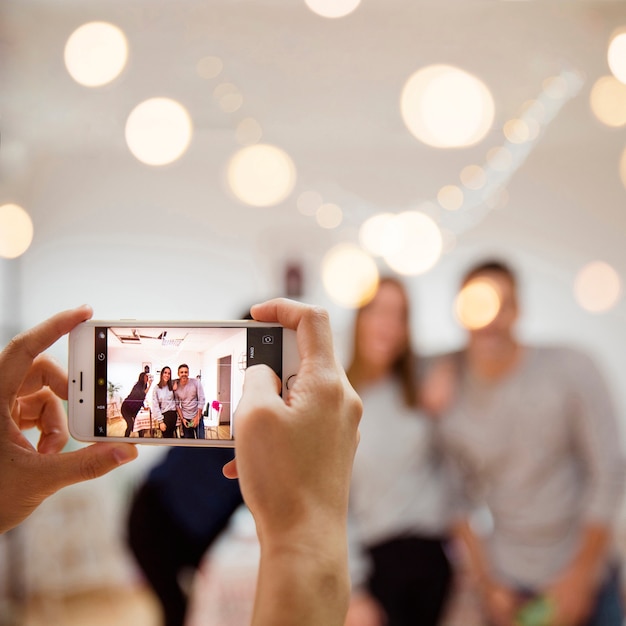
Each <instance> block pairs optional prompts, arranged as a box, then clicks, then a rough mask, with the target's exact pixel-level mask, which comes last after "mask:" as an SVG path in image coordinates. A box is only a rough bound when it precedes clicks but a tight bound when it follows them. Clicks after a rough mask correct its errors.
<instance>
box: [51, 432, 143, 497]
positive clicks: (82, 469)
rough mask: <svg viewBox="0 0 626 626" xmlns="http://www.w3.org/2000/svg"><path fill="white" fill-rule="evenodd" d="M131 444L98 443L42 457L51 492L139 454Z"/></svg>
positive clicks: (113, 466)
mask: <svg viewBox="0 0 626 626" xmlns="http://www.w3.org/2000/svg"><path fill="white" fill-rule="evenodd" d="M137 454H138V453H137V448H136V447H135V446H134V445H132V444H130V443H115V444H114V443H96V444H94V445H92V446H88V447H86V448H81V449H80V450H76V451H74V452H64V453H62V454H45V455H41V456H40V463H41V470H42V475H45V476H47V477H48V479H49V484H48V487H49V489H50V491H51V492H54V491H57V490H58V489H61V488H62V487H67V486H68V485H73V484H74V483H79V482H82V481H85V480H91V479H93V478H98V477H99V476H103V475H104V474H107V473H108V472H110V471H111V470H113V469H115V468H116V467H119V466H120V465H124V464H125V463H128V462H129V461H132V460H133V459H135V458H136V457H137Z"/></svg>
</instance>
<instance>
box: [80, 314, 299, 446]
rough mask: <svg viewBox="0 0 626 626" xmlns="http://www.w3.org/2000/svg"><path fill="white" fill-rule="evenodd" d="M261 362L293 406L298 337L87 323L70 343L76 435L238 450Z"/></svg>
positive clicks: (259, 326)
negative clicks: (253, 370) (250, 370)
mask: <svg viewBox="0 0 626 626" xmlns="http://www.w3.org/2000/svg"><path fill="white" fill-rule="evenodd" d="M259 363H264V364H266V365H268V366H269V367H271V368H272V369H273V370H274V371H275V372H276V374H277V375H278V377H279V378H280V380H281V381H282V394H283V397H286V394H287V393H288V391H289V387H290V386H291V384H292V383H293V381H294V380H295V378H294V377H295V376H296V375H297V373H298V366H299V363H300V358H299V355H298V349H297V344H296V333H295V331H293V330H290V329H286V328H283V327H282V326H280V325H279V324H272V323H264V322H256V321H251V320H236V321H219V322H180V321H175V322H173V321H170V322H138V321H135V320H121V321H88V322H84V323H83V324H80V325H79V326H77V327H76V328H74V329H73V330H72V331H71V332H70V336H69V367H68V377H69V390H68V414H69V429H70V433H71V434H72V436H73V437H74V438H75V439H77V440H79V441H89V442H92V441H131V442H134V443H151V444H166V445H184V446H218V447H234V445H235V443H234V441H235V437H236V433H237V423H236V419H235V411H236V409H237V405H238V403H239V400H240V399H241V395H242V391H243V379H244V371H245V370H246V368H247V367H249V366H251V365H255V364H259Z"/></svg>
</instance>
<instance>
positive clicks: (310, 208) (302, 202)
mask: <svg viewBox="0 0 626 626" xmlns="http://www.w3.org/2000/svg"><path fill="white" fill-rule="evenodd" d="M321 204H322V196H321V195H320V194H319V193H317V191H313V190H312V189H307V190H306V191H303V192H302V193H301V194H300V195H299V196H298V199H297V200H296V206H297V207H298V211H300V213H302V215H315V214H316V213H317V209H319V208H320V205H321Z"/></svg>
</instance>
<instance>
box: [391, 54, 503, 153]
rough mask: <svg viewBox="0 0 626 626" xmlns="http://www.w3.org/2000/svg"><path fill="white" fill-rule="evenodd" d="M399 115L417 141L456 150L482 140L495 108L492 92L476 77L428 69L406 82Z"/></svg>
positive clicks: (437, 67)
mask: <svg viewBox="0 0 626 626" xmlns="http://www.w3.org/2000/svg"><path fill="white" fill-rule="evenodd" d="M460 103H463V104H462V106H460ZM400 111H401V113H402V119H403V120H404V123H405V124H406V126H407V128H408V129H409V131H410V132H411V133H412V134H413V135H414V136H415V137H416V138H417V139H418V140H419V141H422V142H423V143H425V144H427V145H429V146H433V147H436V148H459V147H464V146H471V145H474V144H476V143H478V142H479V141H481V140H482V139H483V138H484V137H485V135H486V134H487V132H488V131H489V129H490V128H491V125H492V123H493V119H494V113H495V107H494V102H493V97H492V95H491V92H490V91H489V89H488V88H487V86H486V85H485V84H484V83H483V82H482V81H481V80H479V79H478V78H477V77H476V76H473V75H472V74H469V73H467V72H465V71H463V70H461V69H459V68H456V67H452V66H450V65H430V66H428V67H425V68H423V69H421V70H419V71H417V72H415V74H413V75H412V76H411V77H410V78H409V79H408V80H407V82H406V84H405V85H404V88H403V90H402V95H401V98H400Z"/></svg>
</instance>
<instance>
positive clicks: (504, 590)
mask: <svg viewBox="0 0 626 626" xmlns="http://www.w3.org/2000/svg"><path fill="white" fill-rule="evenodd" d="M481 595H482V597H483V602H484V605H485V609H486V611H487V615H488V616H489V619H490V620H491V622H493V624H494V626H514V624H515V616H516V613H517V611H518V609H519V608H520V606H521V604H522V602H521V598H520V597H519V596H518V594H517V593H515V591H513V590H512V589H509V588H508V587H505V586H504V585H501V584H498V583H494V582H489V583H486V584H485V585H484V586H483V587H482V589H481Z"/></svg>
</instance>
